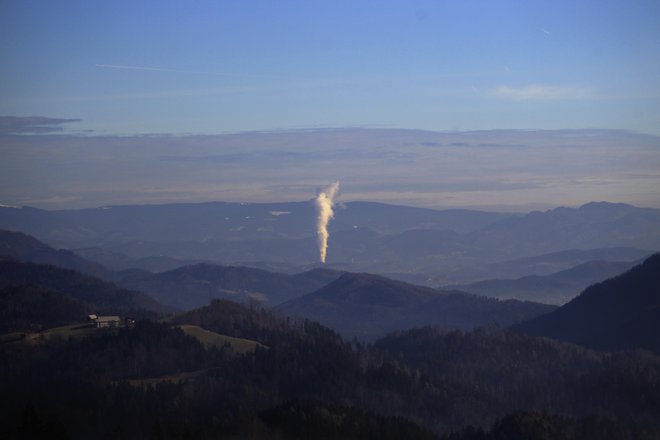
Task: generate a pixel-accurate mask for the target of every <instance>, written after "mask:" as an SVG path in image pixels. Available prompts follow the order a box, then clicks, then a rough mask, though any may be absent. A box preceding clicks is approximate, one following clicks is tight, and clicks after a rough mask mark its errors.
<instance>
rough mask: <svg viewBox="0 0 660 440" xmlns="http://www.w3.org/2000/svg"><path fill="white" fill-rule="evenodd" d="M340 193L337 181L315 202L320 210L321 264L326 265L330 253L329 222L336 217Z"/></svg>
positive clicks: (318, 234) (318, 227)
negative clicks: (335, 211) (336, 204)
mask: <svg viewBox="0 0 660 440" xmlns="http://www.w3.org/2000/svg"><path fill="white" fill-rule="evenodd" d="M338 191H339V181H336V182H335V183H333V184H332V185H330V186H328V187H327V188H326V189H324V190H322V191H321V192H320V193H319V195H318V196H317V197H316V200H315V201H314V202H315V203H316V207H317V208H318V210H319V213H318V218H317V223H316V234H317V236H318V239H319V257H320V259H321V263H324V264H325V256H326V254H327V252H328V237H329V236H330V234H329V233H328V222H330V219H332V218H333V217H334V216H335V213H334V211H333V210H332V208H333V207H334V206H335V201H334V199H335V196H336V195H337V192H338Z"/></svg>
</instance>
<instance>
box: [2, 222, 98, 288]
mask: <svg viewBox="0 0 660 440" xmlns="http://www.w3.org/2000/svg"><path fill="white" fill-rule="evenodd" d="M0 257H8V258H11V259H14V260H19V261H29V262H32V263H41V264H52V265H53V266H58V267H63V268H66V269H72V270H75V271H78V272H83V273H86V274H89V275H94V276H101V277H107V276H109V271H108V270H107V269H106V268H105V267H103V266H102V265H100V264H98V263H93V262H91V261H88V260H86V259H84V258H81V257H79V256H78V255H76V254H74V253H73V252H71V251H67V250H64V249H54V248H52V247H50V246H48V245H46V244H44V243H42V242H41V241H39V240H37V239H36V238H34V237H32V236H30V235H26V234H23V233H20V232H13V231H3V230H0Z"/></svg>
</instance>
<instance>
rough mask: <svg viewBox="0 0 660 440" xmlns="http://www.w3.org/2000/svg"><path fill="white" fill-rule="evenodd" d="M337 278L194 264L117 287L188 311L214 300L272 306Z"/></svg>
mask: <svg viewBox="0 0 660 440" xmlns="http://www.w3.org/2000/svg"><path fill="white" fill-rule="evenodd" d="M340 275H341V273H340V272H335V271H327V270H323V269H317V270H314V271H310V272H304V273H302V274H298V275H286V274H280V273H273V272H267V271H265V270H262V269H254V268H249V267H241V266H219V265H213V264H196V265H192V266H185V267H181V268H178V269H174V270H171V271H168V272H163V273H158V274H147V273H137V274H136V275H129V276H127V277H126V278H124V279H122V280H121V281H119V284H120V285H121V286H123V287H125V288H128V289H134V290H139V291H141V292H146V293H148V294H149V295H151V296H153V297H154V298H156V299H157V300H158V301H159V302H161V303H162V304H167V305H170V306H173V307H176V308H178V309H182V310H190V309H193V308H195V307H201V306H205V305H207V304H208V303H209V302H210V301H211V300H212V299H217V298H224V299H231V300H234V301H239V302H241V301H246V300H256V301H260V302H264V303H266V304H268V305H276V304H279V303H281V302H284V301H287V300H289V299H292V298H296V297H298V296H301V295H304V294H305V293H309V292H313V291H314V290H316V289H318V288H319V287H321V286H324V285H325V284H327V283H328V282H330V281H332V280H334V279H336V278H337V277H339V276H340Z"/></svg>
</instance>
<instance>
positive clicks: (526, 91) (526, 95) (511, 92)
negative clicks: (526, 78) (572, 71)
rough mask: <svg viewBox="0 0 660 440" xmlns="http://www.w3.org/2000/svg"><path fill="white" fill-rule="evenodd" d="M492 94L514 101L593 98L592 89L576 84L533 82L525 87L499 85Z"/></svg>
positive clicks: (490, 93)
mask: <svg viewBox="0 0 660 440" xmlns="http://www.w3.org/2000/svg"><path fill="white" fill-rule="evenodd" d="M489 95H490V96H493V97H495V98H502V99H512V100H514V101H560V100H575V99H587V98H592V97H593V95H592V93H591V90H590V89H588V88H586V87H580V86H574V85H560V86H550V85H541V84H533V85H528V86H524V87H509V86H499V87H496V88H494V89H492V90H491V91H490V92H489Z"/></svg>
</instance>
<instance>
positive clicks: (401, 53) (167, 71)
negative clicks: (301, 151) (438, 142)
mask: <svg viewBox="0 0 660 440" xmlns="http://www.w3.org/2000/svg"><path fill="white" fill-rule="evenodd" d="M0 42H1V43H0V50H1V56H2V60H3V62H2V63H1V64H0V115H5V116H43V117H51V118H64V119H77V120H78V121H76V122H72V123H70V124H67V125H66V129H67V130H68V131H70V132H80V133H85V132H86V133H89V132H90V131H93V132H94V133H101V134H123V135H125V134H143V133H177V134H186V133H191V134H217V133H234V132H242V131H251V130H277V129H299V128H317V127H386V128H410V129H425V130H487V129H511V128H518V129H565V128H616V129H628V130H633V131H637V132H642V133H654V134H660V3H659V2H657V1H639V0H633V1H607V0H605V1H603V0H598V1H575V0H570V1H564V0H560V1H540V0H532V1H530V0H524V1H522V0H521V1H512V0H504V1H493V0H482V1H476V0H455V1H451V0H449V1H354V0H353V1H342V0H339V1H288V0H281V1H229V0H227V1H220V0H188V1H168V0H157V1H123V0H116V1H112V2H108V1H97V0H84V1H83V0H78V1H71V0H61V1H57V2H53V1H45V0H41V1H31V0H3V1H2V2H0Z"/></svg>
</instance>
